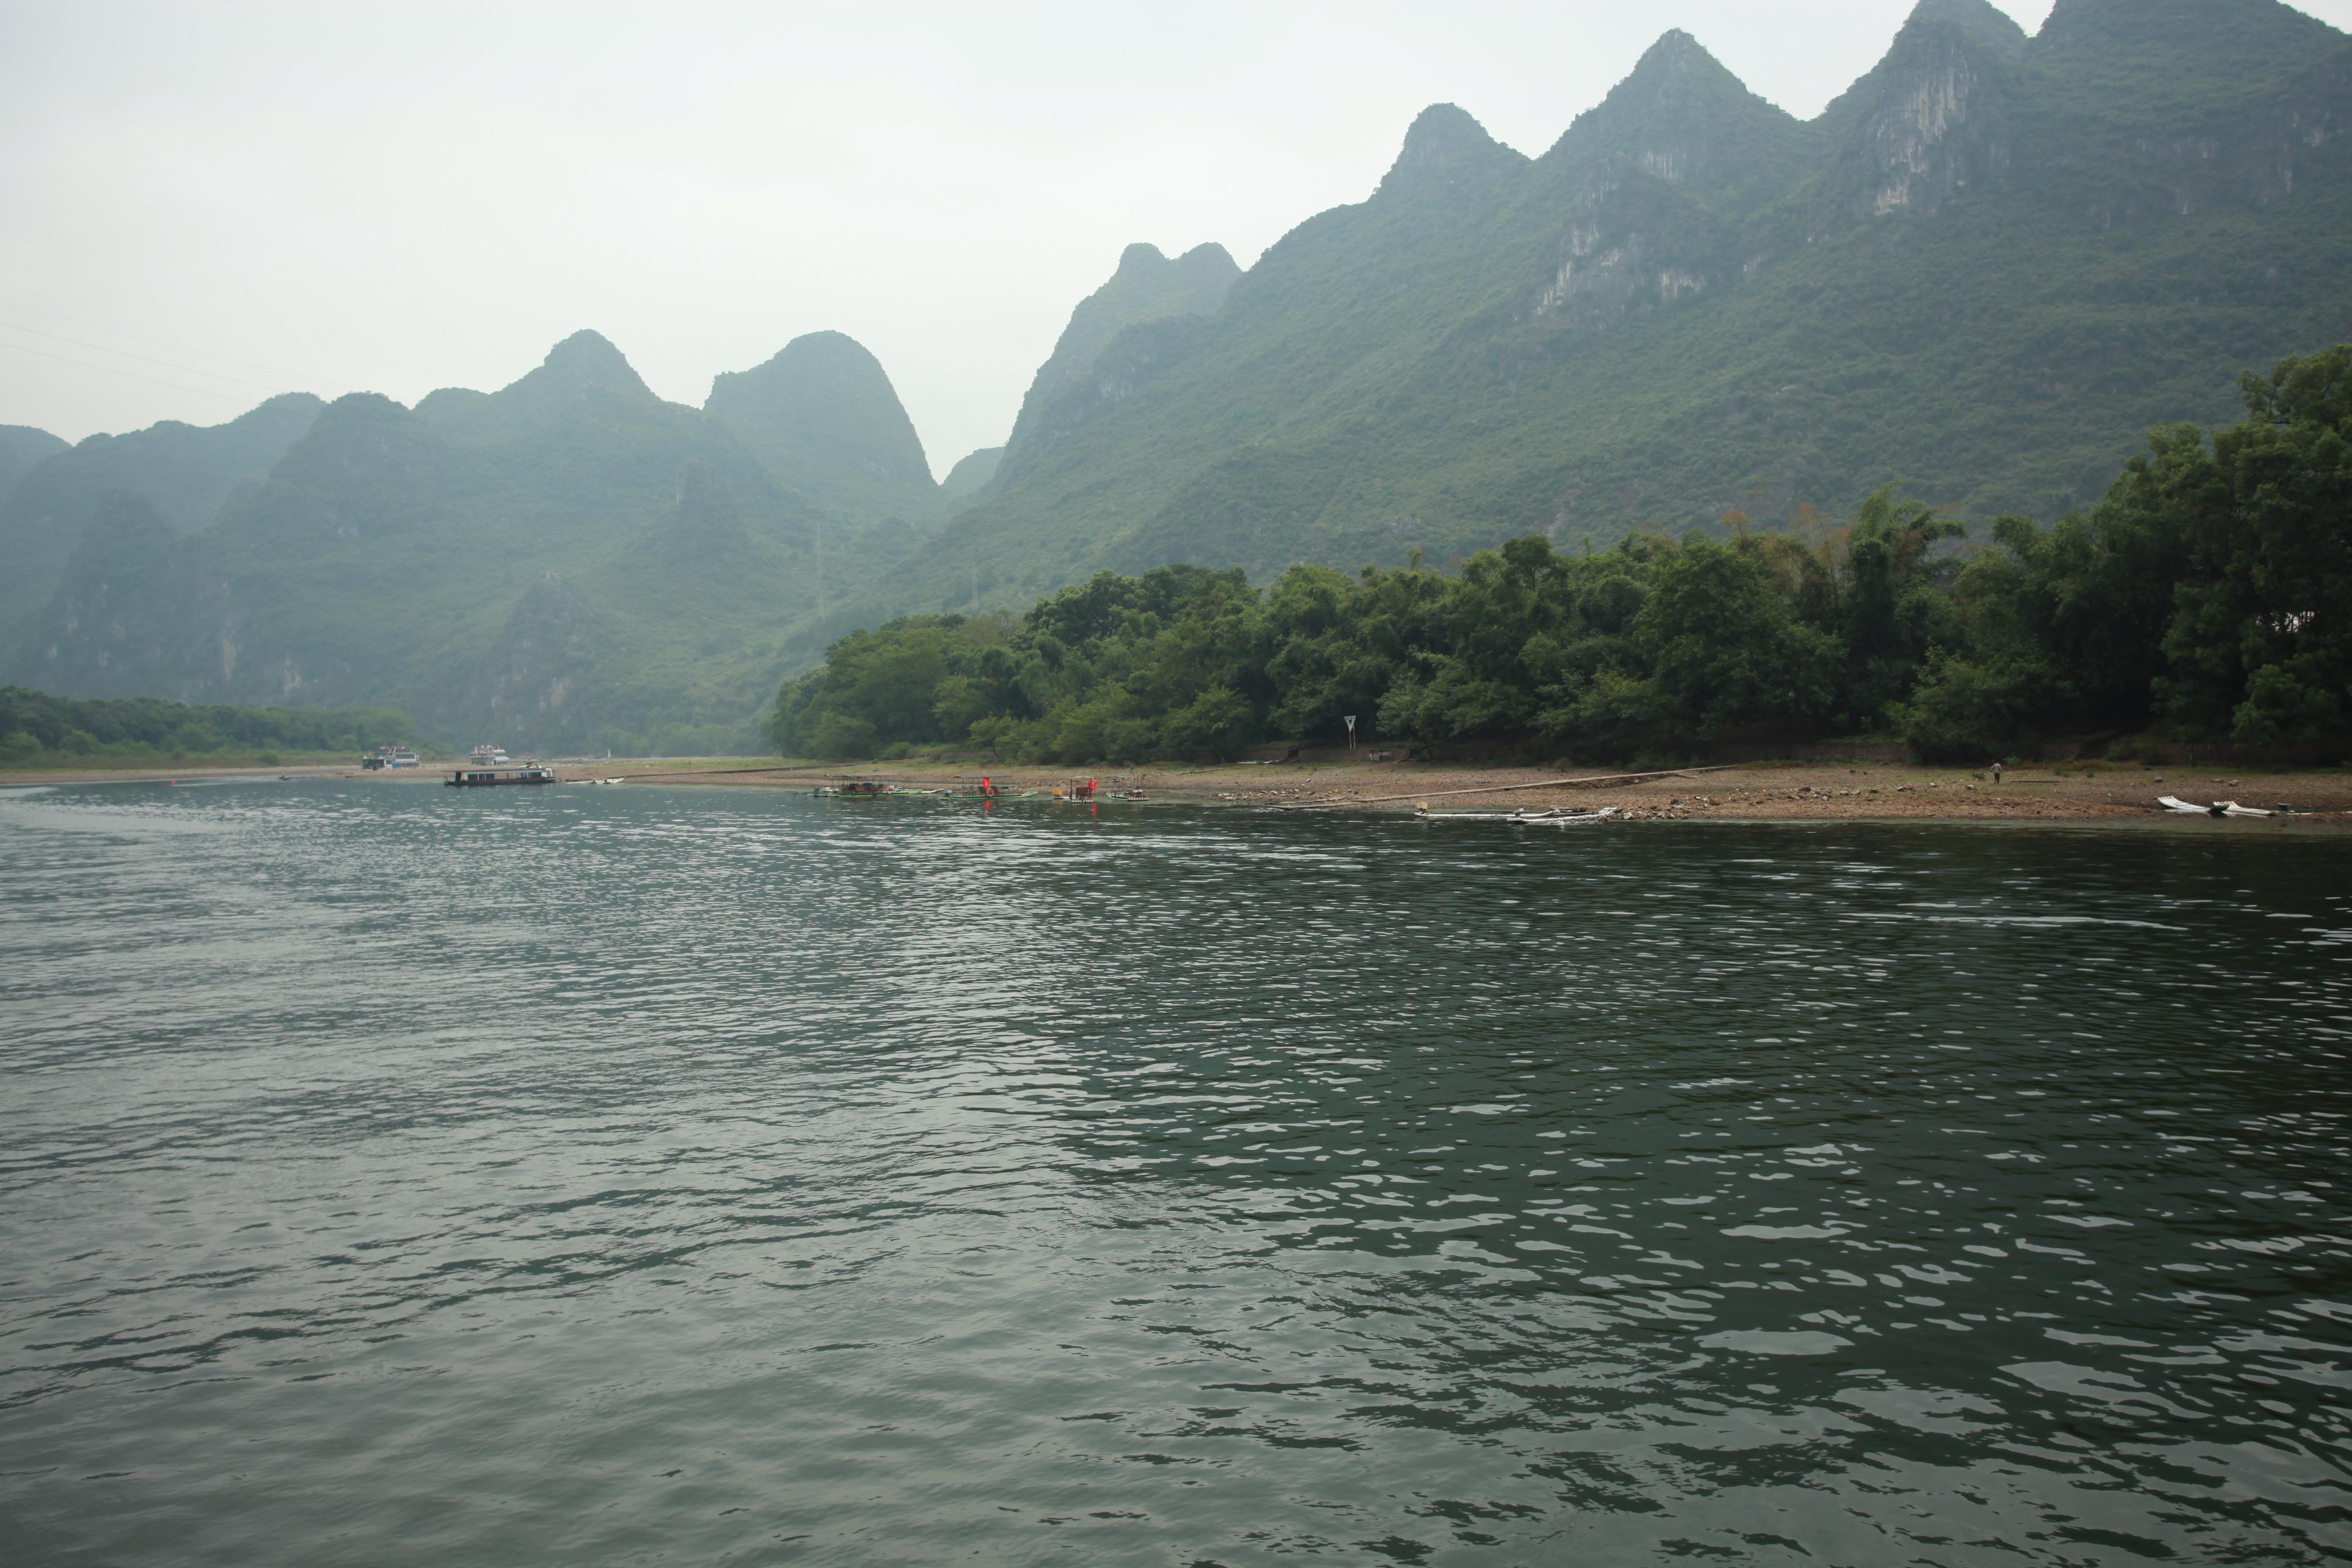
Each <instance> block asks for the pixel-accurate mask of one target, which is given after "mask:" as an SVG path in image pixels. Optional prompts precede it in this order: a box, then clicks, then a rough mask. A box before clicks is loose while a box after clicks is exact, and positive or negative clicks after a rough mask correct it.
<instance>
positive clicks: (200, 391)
mask: <svg viewBox="0 0 2352 1568" xmlns="http://www.w3.org/2000/svg"><path fill="white" fill-rule="evenodd" d="M0 349H15V350H16V352H17V353H20V354H36V355H38V356H39V357H40V358H42V359H53V360H55V361H57V362H58V363H59V364H78V365H79V366H81V368H82V369H84V370H102V371H104V372H106V373H107V374H109V375H127V376H129V377H130V378H131V380H133V381H151V382H153V383H154V384H156V385H157V386H168V387H172V388H173V389H174V390H176V391H180V392H193V393H194V394H195V395H197V396H199V397H217V398H219V399H221V400H222V401H223V402H225V403H243V402H244V401H245V399H244V398H242V397H239V396H238V395H236V393H234V392H215V391H214V390H213V389H212V388H210V387H206V386H185V385H183V384H180V383H179V382H176V381H165V380H164V379H163V377H162V376H158V375H142V374H139V373H138V372H137V371H135V370H118V369H116V368H115V367H114V366H112V365H110V364H92V363H89V361H88V360H79V359H68V358H67V357H66V356H65V355H63V354H53V353H47V352H45V351H43V350H40V349H28V348H26V346H25V345H24V344H22V343H10V342H0Z"/></svg>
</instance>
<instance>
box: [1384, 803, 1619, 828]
mask: <svg viewBox="0 0 2352 1568" xmlns="http://www.w3.org/2000/svg"><path fill="white" fill-rule="evenodd" d="M1412 815H1413V816H1414V818H1415V819H1416V820H1418V821H1422V822H1514V823H1517V824H1519V825H1520V826H1544V827H1568V826H1573V825H1575V824H1577V823H1580V822H1606V821H1608V820H1609V819H1610V818H1611V817H1612V816H1623V815H1624V814H1623V813H1622V812H1621V811H1620V810H1618V808H1617V807H1615V806H1613V805H1604V806H1601V807H1599V808H1597V809H1595V810H1592V811H1570V810H1569V809H1568V808H1567V807H1565V806H1558V805H1556V806H1553V807H1552V808H1551V809H1550V810H1549V811H1432V810H1430V809H1429V807H1428V806H1427V805H1416V806H1414V807H1413V808H1412Z"/></svg>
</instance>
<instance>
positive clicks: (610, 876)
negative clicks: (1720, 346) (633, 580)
mask: <svg viewBox="0 0 2352 1568" xmlns="http://www.w3.org/2000/svg"><path fill="white" fill-rule="evenodd" d="M2347 869H2352V856H2347V854H2346V853H2345V851H2344V850H2343V849H2342V848H2339V847H2336V846H2334V845H2320V846H2314V845H2312V844H2310V843H2307V842H2303V841H2299V840H2297V841H2283V840H2282V839H2280V838H2278V837H2263V836H2262V835H2260V834H2255V833H2238V832H2221V833H2215V834H2212V835H2210V836H2201V835H2200V836H2174V835H2164V836H2148V837H2141V836H2137V835H2129V836H2126V835H2112V834H2110V835H2093V834H2062V833H2050V832H2035V833H2001V832H1990V831H1982V830H1961V829H1951V830H1937V829H1916V828H1913V829H1900V830H1898V829H1888V828H1874V827H1864V826H1845V827H1822V828H1787V827H1783V828H1739V827H1725V826H1696V825H1689V826H1667V825H1658V826H1646V825H1645V826H1637V827H1607V828H1599V829H1580V830H1577V831H1575V832H1571V833H1567V834H1562V833H1559V832H1549V833H1544V834H1533V833H1522V832H1519V831H1517V830H1512V829H1508V828H1505V827H1502V826H1496V827H1495V828H1494V829H1493V830H1492V831H1491V832H1484V831H1481V830H1473V829H1468V828H1465V827H1463V826H1458V825H1454V826H1446V827H1444V828H1434V829H1433V828H1431V827H1428V826H1421V825H1415V824H1412V823H1410V822H1407V821H1403V820H1399V819H1392V818H1377V819H1374V818H1364V817H1357V816H1316V815H1312V814H1300V815H1272V814H1255V813H1253V814H1243V813H1234V812H1225V813H1215V812H1208V811H1193V810H1189V809H1185V808H1181V807H1156V806H1155V807H1150V808H1133V807H1126V808H1118V807H1106V808H1103V809H1101V810H1100V811H1099V812H1098V813H1097V814H1093V815H1081V814H1080V813H1078V812H1076V811H1074V810H1071V809H1068V808H1057V807H1050V806H1042V805H1039V806H1027V805H1024V806H1016V807H1011V808H1005V807H1000V808H998V809H997V810H995V811H994V812H992V813H991V814H989V815H987V816H982V815H980V814H979V813H977V812H976V811H974V810H971V809H965V808H961V807H947V806H936V805H915V804H910V803H887V804H882V803H856V802H845V803H831V802H817V801H813V800H810V799H808V798H806V797H803V796H798V795H762V794H752V793H750V792H716V791H706V792H698V791H690V790H651V789H634V788H633V789H631V790H627V791H604V790H597V791H586V790H551V791H532V792H525V791H515V792H503V791H502V792H489V797H488V798H486V797H485V795H480V794H473V793H468V792H457V791H450V792H443V791H440V790H436V789H426V788H419V787H411V786H407V785H403V784H364V785H362V784H331V783H320V784H296V785H280V784H267V785H262V784H256V785H235V786H223V787H215V788H205V789H183V790H175V791H166V790H158V789H143V788H134V789H125V788H114V789H108V790H96V789H92V790H65V791H54V792H45V793H40V794H36V795H19V796H16V797H12V798H9V799H7V800H5V801H0V888H5V893H6V898H5V900H0V1008H5V1017H6V1018H7V1020H8V1027H7V1029H6V1031H5V1037H0V1068H5V1074H6V1079H5V1082H6V1094H5V1100H0V1184H5V1186H0V1193H5V1203H4V1204H0V1517H5V1518H6V1519H8V1520H9V1521H12V1522H11V1529H12V1531H13V1532H14V1533H15V1535H16V1540H17V1541H18V1542H19V1543H20V1548H19V1550H17V1551H16V1552H14V1553H13V1555H14V1556H15V1558H16V1560H17V1561H24V1562H28V1563H68V1562H92V1563H100V1562H103V1563H238V1564H287V1565H293V1564H310V1563H321V1562H328V1561H350V1562H369V1563H394V1562H398V1563H408V1562H420V1563H421V1562H433V1563H482V1564H508V1563H526V1562H567V1563H587V1562H593V1563H625V1562H652V1561H656V1560H659V1561H669V1562H689V1563H710V1562H722V1561H723V1562H728V1563H787V1562H790V1563H800V1562H812V1561H824V1562H839V1563H935V1562H942V1561H949V1560H954V1561H967V1562H982V1563H1031V1562H1036V1561H1041V1560H1045V1559H1046V1558H1049V1557H1057V1558H1063V1559H1066V1560H1070V1561H1075V1562H1083V1563H1126V1562H1134V1563H1227V1564H1241V1563H1272V1562H1276V1561H1295V1560H1297V1559H1299V1558H1303V1557H1304V1558H1322V1559H1328V1560H1336V1561H1351V1562H1397V1563H1536V1562H1543V1563H1553V1562H1557V1563H1619V1562H1643V1561H1651V1560H1656V1559H1664V1558H1671V1557H1679V1556H1697V1557H1709V1558H1719V1559H1724V1560H1727V1561H1737V1562H1750V1563H1855V1564H1876V1563H1914V1562H1916V1563H1937V1564H1975V1563H1987V1564H1990V1563H2001V1564H2014V1563H2019V1562H2032V1563H2131V1562H2139V1561H2173V1562H2180V1561H2194V1562H2225V1561H2227V1562H2276V1563H2304V1562H2311V1561H2315V1560H2320V1559H2327V1558H2335V1557H2339V1556H2344V1555H2352V1511H2347V1505H2352V1490H2347V1442H2352V1435H2347V1428H2346V1415H2347V1409H2352V1398H2347V1383H2352V1356H2347V1350H2346V1345H2347V1335H2352V1279H2347V1256H2348V1255H2352V1244H2347V1193H2346V1191H2345V1190H2344V1188H2343V1186H2342V1185H2341V1184H2340V1183H2341V1177H2342V1173H2344V1171H2345V1155H2346V1152H2347V1129H2346V1126H2345V1122H2344V1118H2345V1115H2346V1112H2347V1109H2352V1089H2347V1078H2346V1074H2345V1070H2344V1068H2345V1058H2346V1055H2347V1047H2352V973H2348V972H2347V963H2352V877H2348V876H2347V874H2346V873H2347Z"/></svg>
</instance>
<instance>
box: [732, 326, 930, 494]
mask: <svg viewBox="0 0 2352 1568" xmlns="http://www.w3.org/2000/svg"><path fill="white" fill-rule="evenodd" d="M702 406H703V412H705V413H706V414H709V416H711V417H712V418H714V419H716V420H718V421H719V423H720V424H721V425H724V426H727V428H728V430H729V431H730V432H731V433H732V434H733V435H734V437H735V439H736V440H737V441H739V442H740V443H741V444H742V447H743V449H744V450H745V451H747V452H749V453H751V456H752V457H753V458H757V459H758V460H759V461H760V463H761V465H762V466H764V467H765V468H767V469H768V471H769V472H770V473H772V474H773V475H774V476H775V477H776V478H777V479H780V480H781V481H782V482H783V483H784V484H785V485H787V486H789V487H791V488H792V489H794V490H797V491H799V492H800V493H801V494H802V495H803V496H806V497H807V498H808V499H810V500H814V501H817V502H818V503H820V504H822V505H824V506H828V507H831V508H832V509H833V510H835V511H837V512H840V513H841V514H842V515H844V516H845V517H851V518H855V519H857V520H858V521H866V522H886V521H887V522H895V523H898V524H902V525H904V526H906V527H908V528H910V529H914V530H917V531H921V530H926V529H929V528H930V527H931V526H932V525H933V524H935V523H937V522H938V521H940V518H941V517H942V515H944V513H943V507H944V502H943V500H942V498H941V496H940V487H939V486H937V485H935V484H933V483H932V482H931V468H930V464H929V461H928V460H927V459H926V458H924V456H923V443H922V442H921V440H920V439H919V438H918V437H917V436H916V435H915V426H914V422H913V421H912V420H910V419H908V417H907V411H906V409H905V408H904V407H903V406H901V405H900V404H899V402H898V392H897V391H896V390H895V389H894V388H893V387H892V386H891V385H890V378H889V376H888V375H887V374H884V373H883V370H882V366H881V364H880V363H878V362H877V361H876V359H875V358H874V356H873V355H872V354H870V353H866V349H865V348H864V346H863V345H861V344H859V343H858V342H856V340H855V339H854V338H848V337H845V336H843V335H842V334H841V333H839V332H811V333H809V334H808V335H807V336H805V337H799V338H794V339H793V341H792V342H789V343H786V344H785V345H784V347H783V352H782V353H779V354H777V355H776V357H775V358H773V359H772V360H770V361H769V362H768V363H765V364H763V365H761V366H759V367H757V368H756V369H752V370H747V371H740V372H737V373H734V374H724V375H721V376H719V378H718V379H716V380H715V381H713V382H712V383H711V384H710V396H709V399H708V400H707V401H706V402H705V403H704V404H703V405H702Z"/></svg>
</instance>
